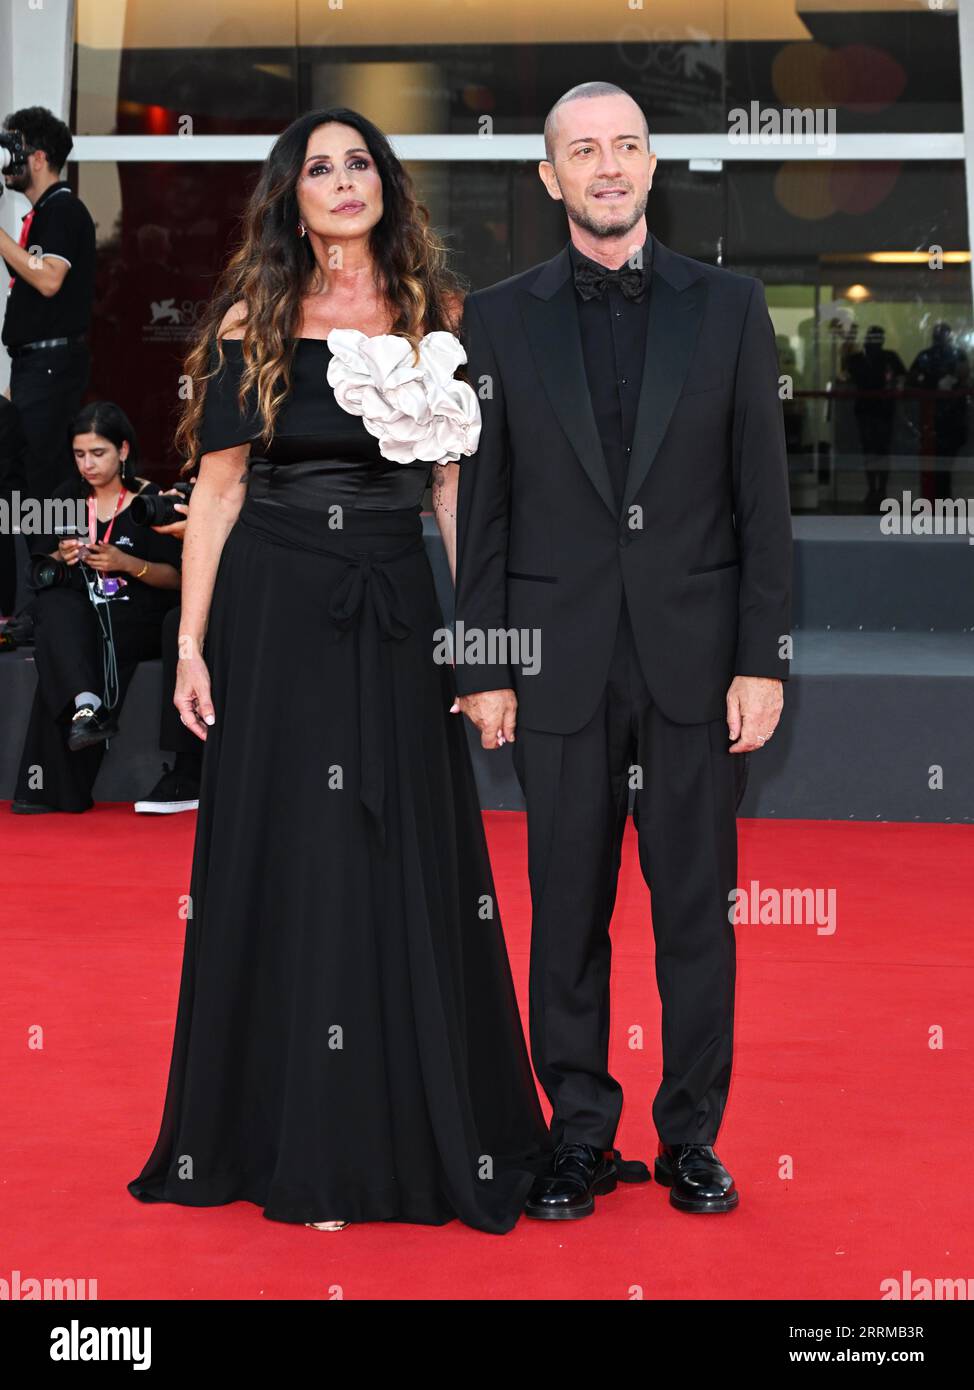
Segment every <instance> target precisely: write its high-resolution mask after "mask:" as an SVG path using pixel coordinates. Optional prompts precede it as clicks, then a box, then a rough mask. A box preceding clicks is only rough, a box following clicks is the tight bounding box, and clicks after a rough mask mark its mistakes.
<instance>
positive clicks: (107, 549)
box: [85, 541, 142, 574]
mask: <svg viewBox="0 0 974 1390" xmlns="http://www.w3.org/2000/svg"><path fill="white" fill-rule="evenodd" d="M135 558H136V557H135V556H134V555H129V554H127V553H126V552H125V551H124V550H120V549H119V547H118V546H117V545H111V544H106V543H105V542H104V541H96V542H95V543H94V545H90V546H89V547H88V554H87V555H86V556H85V564H87V565H90V567H91V568H92V569H93V570H98V571H99V572H100V573H101V574H109V573H118V574H131V573H133V572H134V569H141V567H142V561H141V560H140V561H139V564H138V565H137V566H133V563H132V562H133V560H134V559H135Z"/></svg>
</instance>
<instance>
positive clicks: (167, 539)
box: [11, 401, 182, 813]
mask: <svg viewBox="0 0 974 1390" xmlns="http://www.w3.org/2000/svg"><path fill="white" fill-rule="evenodd" d="M71 441H72V451H73V454H74V459H75V463H76V465H77V476H76V478H74V479H72V480H71V481H70V482H68V483H65V484H62V485H61V486H59V487H58V488H57V489H56V490H55V492H54V497H55V498H63V499H64V503H65V507H66V509H67V508H68V505H69V504H70V503H71V502H74V503H76V504H77V505H76V508H75V510H77V511H79V516H78V520H77V524H76V525H74V526H71V527H69V528H67V529H69V530H72V531H73V532H74V534H67V535H61V536H60V538H59V537H58V536H57V535H56V534H53V533H49V534H47V535H46V536H45V535H42V536H37V537H35V538H34V539H33V542H32V544H31V551H32V570H33V580H34V588H35V589H36V599H35V603H34V614H35V656H34V659H35V663H36V667H37V690H36V692H35V696H34V704H33V708H32V710H31V716H30V722H29V725H28V729H27V735H26V738H25V741H24V750H23V754H22V756H21V763H20V770H19V772H18V775H17V786H16V790H15V793H14V802H13V804H12V807H11V809H12V810H13V811H15V812H19V813H36V812H42V811H86V810H88V809H90V807H91V806H92V805H93V804H94V803H93V800H92V796H91V790H92V787H93V786H94V782H95V778H96V776H97V774H98V769H99V767H100V765H101V759H102V756H103V755H104V751H105V741H106V740H107V739H109V738H111V737H112V736H113V735H114V734H115V733H117V731H118V724H117V721H116V714H117V711H118V710H119V709H120V708H121V705H122V703H123V701H124V699H125V693H126V691H127V689H128V686H129V683H130V681H131V679H132V676H133V674H134V672H135V668H136V666H137V664H138V663H139V662H140V661H145V660H148V659H151V658H154V657H158V656H159V655H160V646H161V634H162V623H163V619H164V617H165V614H166V612H167V611H168V610H169V609H170V608H171V607H172V606H173V605H174V604H176V603H178V601H179V592H178V591H179V580H180V574H179V566H180V563H181V557H182V547H181V544H180V542H179V540H178V539H177V538H176V537H174V536H167V535H160V534H157V533H156V532H155V531H153V530H152V529H151V528H150V525H148V524H145V523H146V522H151V521H152V519H153V517H152V516H151V515H150V516H148V517H147V516H145V511H146V503H148V504H149V505H150V507H151V506H152V505H153V503H152V499H153V497H158V496H159V495H160V494H161V489H160V488H159V485H158V484H157V483H153V482H149V481H148V480H147V479H145V478H142V477H140V476H139V475H138V474H137V472H136V463H137V458H138V445H137V441H136V437H135V431H134V429H133V428H132V425H131V423H130V421H129V420H128V418H127V416H126V415H125V413H124V412H123V411H122V410H121V409H120V408H119V407H118V406H117V405H114V404H113V403H112V402H110V401H95V402H92V403H91V404H89V405H86V406H84V407H83V408H82V410H81V411H80V412H79V413H78V415H77V416H76V417H75V419H74V421H73V422H72V426H71ZM140 514H141V519H140ZM85 519H87V527H85Z"/></svg>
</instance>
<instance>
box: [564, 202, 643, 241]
mask: <svg viewBox="0 0 974 1390" xmlns="http://www.w3.org/2000/svg"><path fill="white" fill-rule="evenodd" d="M562 198H563V199H564V200H565V211H566V212H567V213H568V216H569V217H570V218H571V220H572V221H573V222H575V223H576V224H577V225H578V226H579V227H583V228H584V229H585V231H587V232H588V233H590V235H592V236H594V237H600V238H602V237H605V238H608V237H617V236H625V234H626V232H631V231H632V229H633V227H635V225H636V223H637V222H638V221H639V219H640V218H641V217H642V216H643V214H644V213H645V211H646V204H647V203H648V202H649V194H648V193H647V194H646V195H645V196H644V197H643V198H642V200H641V201H640V202H638V203H637V204H636V206H635V207H634V208H633V211H632V215H631V216H630V218H629V219H628V221H626V222H623V223H618V222H612V223H601V222H596V221H594V219H593V218H592V217H590V216H589V214H588V213H587V212H586V211H585V209H584V208H582V207H573V206H572V204H571V203H569V202H568V200H567V198H565V194H564V191H562ZM609 215H610V216H611V213H610V214H609Z"/></svg>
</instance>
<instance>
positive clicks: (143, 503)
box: [129, 482, 193, 526]
mask: <svg viewBox="0 0 974 1390" xmlns="http://www.w3.org/2000/svg"><path fill="white" fill-rule="evenodd" d="M173 487H174V489H175V491H176V492H178V493H179V496H178V497H171V496H167V495H164V494H163V493H161V492H150V493H149V495H148V496H145V494H144V493H139V495H138V497H133V498H132V501H131V502H130V503H129V515H130V516H131V518H132V520H133V521H134V522H135V524H136V526H171V525H172V523H173V522H174V521H185V520H186V518H185V516H183V513H182V512H177V511H176V503H177V502H183V503H185V502H188V501H189V494H190V492H191V491H192V488H193V485H192V483H189V482H185V483H174V484H173Z"/></svg>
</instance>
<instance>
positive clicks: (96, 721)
mask: <svg viewBox="0 0 974 1390" xmlns="http://www.w3.org/2000/svg"><path fill="white" fill-rule="evenodd" d="M117 733H118V724H117V723H116V722H115V717H114V715H112V714H109V713H108V712H107V711H106V710H105V709H104V708H99V709H97V710H95V709H92V707H91V705H82V706H81V708H80V709H76V710H75V712H74V714H73V715H72V716H71V730H70V732H69V734H68V747H69V748H70V749H71V752H72V753H77V752H78V750H79V749H81V748H91V747H92V745H93V744H96V743H104V742H105V741H106V740H107V739H110V738H114V737H115V735H116V734H117Z"/></svg>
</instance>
